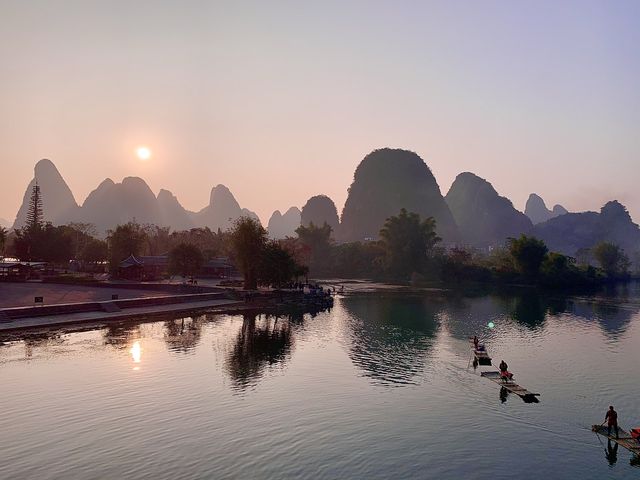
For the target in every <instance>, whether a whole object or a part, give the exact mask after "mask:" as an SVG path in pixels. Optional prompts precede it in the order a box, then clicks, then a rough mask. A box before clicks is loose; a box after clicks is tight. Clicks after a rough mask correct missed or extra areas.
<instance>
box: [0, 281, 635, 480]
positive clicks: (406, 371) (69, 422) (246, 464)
mask: <svg viewBox="0 0 640 480" xmlns="http://www.w3.org/2000/svg"><path fill="white" fill-rule="evenodd" d="M473 334H478V335H479V336H480V337H481V338H482V339H483V340H484V342H485V344H486V346H487V349H488V351H489V353H490V354H491V356H492V357H493V360H494V364H497V363H499V362H500V360H502V359H504V360H506V361H507V362H508V364H509V369H510V370H511V371H513V372H514V373H515V377H516V380H517V381H518V383H520V384H521V385H523V386H524V387H526V388H528V389H529V390H531V391H534V392H539V393H540V397H539V398H540V402H539V403H525V402H523V401H522V400H521V399H520V398H519V397H517V396H514V395H513V394H510V395H508V396H507V397H506V398H505V397H504V395H501V392H500V388H499V386H498V385H496V384H494V383H492V382H490V381H489V380H487V379H485V378H483V377H481V376H480V372H481V371H484V370H487V369H492V368H493V369H495V367H482V366H481V367H478V368H477V369H475V368H474V367H473V365H472V363H471V361H470V360H471V359H470V350H469V343H468V337H469V336H472V335H473ZM639 365H640V285H638V284H628V285H625V286H620V287H618V288H616V289H612V290H609V291H603V292H600V293H598V294H594V295H581V296H562V295H551V294H540V293H536V292H532V291H521V292H510V293H502V294H492V295H482V296H476V297H465V296H462V295H453V294H448V293H443V292H394V291H387V290H384V291H373V292H360V293H353V294H348V295H344V296H338V297H337V298H336V301H335V304H334V307H333V308H332V309H331V310H330V311H326V312H322V313H319V314H316V315H308V314H307V315H304V316H293V317H280V318H276V317H273V316H265V315H258V316H255V315H244V316H243V315H235V316H232V315H215V314H207V315H202V316H199V317H193V318H185V319H167V320H166V321H158V322H149V323H144V322H124V323H121V324H117V325H111V326H109V327H106V328H98V329H93V330H86V331H75V332H74V331H61V332H52V333H49V334H43V335H28V336H25V337H24V338H21V339H18V340H15V339H14V340H11V341H7V342H5V343H4V344H3V345H1V346H0V382H1V385H2V402H1V405H2V415H1V416H0V432H1V435H0V452H2V460H3V461H2V466H1V470H2V473H1V474H0V477H2V478H7V479H9V478H10V479H13V480H17V479H117V478H127V479H172V480H177V479H193V478H216V479H222V478H239V479H254V478H255V479H294V478H295V479H298V478H309V479H338V478H340V479H378V478H379V479H387V478H396V479H405V478H406V479H411V478H419V479H422V478H452V479H461V478H465V479H474V478H478V479H483V478H491V479H501V478H504V479H506V478H509V479H512V478H520V479H529V478H545V479H555V478H559V479H560V478H581V479H589V478H598V479H601V478H609V477H611V478H613V477H615V478H620V479H627V478H629V479H630V478H638V477H639V476H640V468H639V466H638V465H639V464H640V462H639V461H638V459H637V458H635V459H634V457H633V455H632V454H631V453H630V452H628V451H627V450H624V449H622V448H620V450H619V451H617V452H614V451H613V448H612V449H610V450H607V445H606V442H602V440H601V439H599V438H597V437H596V435H595V434H593V433H592V432H591V429H590V427H591V425H592V424H595V423H600V422H602V421H603V420H604V415H605V412H606V409H607V407H608V406H609V405H610V404H612V405H614V406H615V407H616V410H617V411H618V413H619V419H620V424H621V425H622V426H623V427H633V426H640V402H638V399H639V398H640V376H639V375H638V366H639Z"/></svg>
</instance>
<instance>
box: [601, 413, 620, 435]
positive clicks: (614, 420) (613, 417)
mask: <svg viewBox="0 0 640 480" xmlns="http://www.w3.org/2000/svg"><path fill="white" fill-rule="evenodd" d="M604 421H605V422H607V435H609V436H611V427H613V428H614V429H615V431H616V438H618V412H616V411H615V410H614V409H613V405H611V406H609V410H607V414H606V415H605V416H604Z"/></svg>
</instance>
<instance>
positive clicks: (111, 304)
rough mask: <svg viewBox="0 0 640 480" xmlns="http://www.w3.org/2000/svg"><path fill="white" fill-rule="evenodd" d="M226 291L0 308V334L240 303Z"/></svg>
mask: <svg viewBox="0 0 640 480" xmlns="http://www.w3.org/2000/svg"><path fill="white" fill-rule="evenodd" d="M243 303H244V302H243V301H242V300H239V299H237V298H236V295H234V294H233V293H230V292H226V291H220V292H208V293H195V294H185V295H165V296H158V297H141V298H128V299H122V300H110V301H100V302H79V303H59V304H54V305H43V306H37V307H36V306H29V307H10V308H2V309H0V331H11V330H20V329H28V328H37V327H49V326H59V325H67V324H74V323H86V322H102V321H114V320H124V319H131V318H135V317H148V316H154V315H161V314H167V313H171V314H178V313H186V312H193V311H197V310H205V309H211V308H219V307H231V306H234V305H239V304H243Z"/></svg>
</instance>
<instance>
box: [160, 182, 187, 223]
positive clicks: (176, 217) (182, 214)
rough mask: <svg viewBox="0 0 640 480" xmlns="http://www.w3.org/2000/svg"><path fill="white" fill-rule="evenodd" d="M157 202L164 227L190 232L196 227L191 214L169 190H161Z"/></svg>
mask: <svg viewBox="0 0 640 480" xmlns="http://www.w3.org/2000/svg"><path fill="white" fill-rule="evenodd" d="M157 200H158V208H159V209H160V219H161V220H160V223H161V225H162V226H165V227H171V229H172V230H189V229H190V228H193V227H195V223H194V222H193V219H192V218H191V215H189V212H187V210H185V208H184V207H183V206H182V205H180V202H179V201H178V199H177V198H176V196H175V195H173V194H172V193H171V192H170V191H169V190H165V189H161V190H160V192H159V193H158V198H157Z"/></svg>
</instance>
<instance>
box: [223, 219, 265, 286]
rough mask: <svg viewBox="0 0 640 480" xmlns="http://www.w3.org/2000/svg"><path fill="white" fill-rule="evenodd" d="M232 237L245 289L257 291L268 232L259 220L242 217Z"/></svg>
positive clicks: (234, 227) (234, 226) (237, 221)
mask: <svg viewBox="0 0 640 480" xmlns="http://www.w3.org/2000/svg"><path fill="white" fill-rule="evenodd" d="M230 235H231V246H232V249H233V256H234V258H235V261H236V266H237V267H238V269H239V270H240V272H242V275H243V277H244V288H245V290H255V289H257V288H258V268H259V265H260V259H261V254H262V251H263V249H264V246H265V245H266V243H267V231H266V230H265V229H264V227H263V226H262V225H260V222H258V221H257V220H254V219H253V218H250V217H240V218H239V219H238V220H236V222H235V223H234V225H233V228H232V229H231V232H230Z"/></svg>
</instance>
